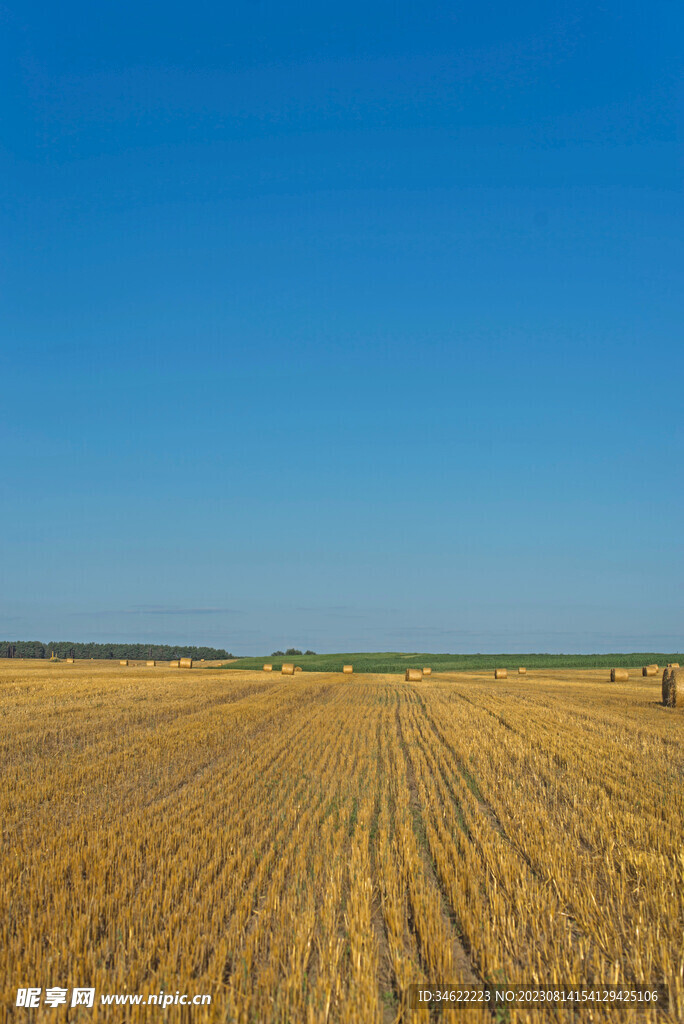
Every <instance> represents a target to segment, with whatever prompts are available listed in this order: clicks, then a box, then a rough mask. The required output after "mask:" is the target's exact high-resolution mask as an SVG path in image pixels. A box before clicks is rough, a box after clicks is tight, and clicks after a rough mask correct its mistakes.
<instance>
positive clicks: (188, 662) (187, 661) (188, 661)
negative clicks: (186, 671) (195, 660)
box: [180, 658, 192, 668]
mask: <svg viewBox="0 0 684 1024" xmlns="http://www.w3.org/2000/svg"><path fill="white" fill-rule="evenodd" d="M180 667H181V668H192V658H181V659H180Z"/></svg>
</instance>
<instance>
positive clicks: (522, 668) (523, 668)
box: [518, 665, 527, 676]
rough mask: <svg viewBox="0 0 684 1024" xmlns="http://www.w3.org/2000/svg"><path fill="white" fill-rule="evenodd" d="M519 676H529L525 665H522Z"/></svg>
mask: <svg viewBox="0 0 684 1024" xmlns="http://www.w3.org/2000/svg"><path fill="white" fill-rule="evenodd" d="M518 675H519V676H526V675H527V669H526V668H525V666H524V665H521V666H520V668H519V669H518Z"/></svg>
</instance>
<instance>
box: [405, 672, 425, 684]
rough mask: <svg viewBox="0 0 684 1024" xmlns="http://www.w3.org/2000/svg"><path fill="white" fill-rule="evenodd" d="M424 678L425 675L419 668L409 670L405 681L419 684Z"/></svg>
mask: <svg viewBox="0 0 684 1024" xmlns="http://www.w3.org/2000/svg"><path fill="white" fill-rule="evenodd" d="M422 678H423V673H422V672H421V670H420V669H419V668H407V669H406V675H405V676H404V679H405V680H406V682H407V683H419V682H420V681H421V679H422Z"/></svg>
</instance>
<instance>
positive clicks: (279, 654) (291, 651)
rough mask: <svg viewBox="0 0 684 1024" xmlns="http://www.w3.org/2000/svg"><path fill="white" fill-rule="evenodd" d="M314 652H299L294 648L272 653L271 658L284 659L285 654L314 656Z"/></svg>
mask: <svg viewBox="0 0 684 1024" xmlns="http://www.w3.org/2000/svg"><path fill="white" fill-rule="evenodd" d="M315 653H316V652H315V651H300V650H298V648H296V647H288V649H287V650H286V651H274V652H273V654H272V655H271V657H272V658H284V657H285V656H286V655H287V654H315Z"/></svg>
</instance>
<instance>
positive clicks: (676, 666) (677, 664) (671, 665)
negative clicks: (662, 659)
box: [667, 661, 679, 668]
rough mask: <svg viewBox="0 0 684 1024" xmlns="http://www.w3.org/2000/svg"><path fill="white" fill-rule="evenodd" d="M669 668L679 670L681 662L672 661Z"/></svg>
mask: <svg viewBox="0 0 684 1024" xmlns="http://www.w3.org/2000/svg"><path fill="white" fill-rule="evenodd" d="M667 667H668V668H679V662H678V661H671V662H670V664H669V665H668V666H667Z"/></svg>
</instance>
